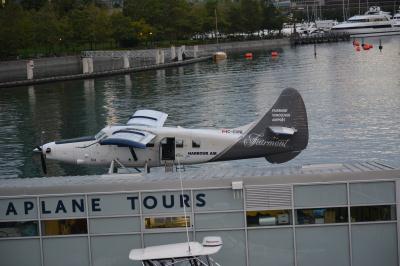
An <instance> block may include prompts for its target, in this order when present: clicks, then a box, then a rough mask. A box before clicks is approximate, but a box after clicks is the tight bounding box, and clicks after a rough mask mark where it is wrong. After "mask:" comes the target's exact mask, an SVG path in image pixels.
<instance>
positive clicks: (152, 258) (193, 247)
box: [129, 236, 222, 266]
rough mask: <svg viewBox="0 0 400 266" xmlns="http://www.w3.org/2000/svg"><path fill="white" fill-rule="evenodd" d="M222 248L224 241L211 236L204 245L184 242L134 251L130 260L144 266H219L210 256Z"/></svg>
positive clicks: (206, 238) (130, 254) (204, 241)
mask: <svg viewBox="0 0 400 266" xmlns="http://www.w3.org/2000/svg"><path fill="white" fill-rule="evenodd" d="M221 248H222V239H221V238H220V237H219V236H209V237H205V238H204V239H203V243H199V242H182V243H176V244H168V245H160V246H151V247H146V248H140V249H132V250H131V252H130V253H129V259H130V260H133V261H140V262H141V263H142V265H143V266H170V265H171V266H172V265H179V266H219V264H218V263H217V262H216V261H214V259H212V258H211V257H210V255H213V254H216V253H217V252H218V251H219V250H220V249H221Z"/></svg>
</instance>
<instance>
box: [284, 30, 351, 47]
mask: <svg viewBox="0 0 400 266" xmlns="http://www.w3.org/2000/svg"><path fill="white" fill-rule="evenodd" d="M346 41H350V34H349V33H331V32H330V33H324V34H317V35H311V36H300V35H292V36H291V37H290V44H291V45H303V44H315V43H331V42H346Z"/></svg>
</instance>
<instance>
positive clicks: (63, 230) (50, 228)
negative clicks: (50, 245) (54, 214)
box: [42, 219, 87, 236]
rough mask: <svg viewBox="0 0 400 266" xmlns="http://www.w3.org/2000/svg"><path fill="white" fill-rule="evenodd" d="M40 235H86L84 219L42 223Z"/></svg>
mask: <svg viewBox="0 0 400 266" xmlns="http://www.w3.org/2000/svg"><path fill="white" fill-rule="evenodd" d="M42 234H43V235H45V236H57V235H82V234H87V221H86V219H68V220H46V221H42Z"/></svg>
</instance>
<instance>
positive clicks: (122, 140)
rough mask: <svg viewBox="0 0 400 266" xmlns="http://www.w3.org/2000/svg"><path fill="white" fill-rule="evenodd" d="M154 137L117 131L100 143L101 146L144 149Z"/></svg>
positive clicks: (147, 134)
mask: <svg viewBox="0 0 400 266" xmlns="http://www.w3.org/2000/svg"><path fill="white" fill-rule="evenodd" d="M155 136H156V135H154V134H152V133H149V132H146V131H139V130H127V129H125V130H118V131H115V132H114V133H113V134H112V135H111V136H109V137H107V138H105V139H103V140H101V141H100V144H101V145H120V146H128V147H133V148H139V149H145V148H146V144H147V143H149V142H150V141H151V140H152V139H154V137H155Z"/></svg>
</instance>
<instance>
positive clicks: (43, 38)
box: [32, 4, 64, 51]
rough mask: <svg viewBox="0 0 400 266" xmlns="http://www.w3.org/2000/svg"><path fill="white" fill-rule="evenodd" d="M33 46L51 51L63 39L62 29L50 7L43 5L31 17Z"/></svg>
mask: <svg viewBox="0 0 400 266" xmlns="http://www.w3.org/2000/svg"><path fill="white" fill-rule="evenodd" d="M32 22H33V31H34V33H35V34H34V39H33V41H34V43H35V46H39V47H46V48H47V49H48V50H50V51H51V50H53V48H54V47H55V46H59V45H60V44H61V41H62V39H63V34H64V33H63V27H62V24H61V22H60V20H59V19H58V17H57V14H56V12H55V11H54V9H53V7H52V6H51V5H49V4H48V5H45V6H44V7H42V8H41V9H40V10H39V11H38V12H36V13H35V14H34V15H33V20H32Z"/></svg>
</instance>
